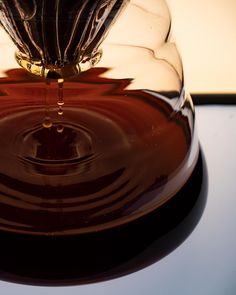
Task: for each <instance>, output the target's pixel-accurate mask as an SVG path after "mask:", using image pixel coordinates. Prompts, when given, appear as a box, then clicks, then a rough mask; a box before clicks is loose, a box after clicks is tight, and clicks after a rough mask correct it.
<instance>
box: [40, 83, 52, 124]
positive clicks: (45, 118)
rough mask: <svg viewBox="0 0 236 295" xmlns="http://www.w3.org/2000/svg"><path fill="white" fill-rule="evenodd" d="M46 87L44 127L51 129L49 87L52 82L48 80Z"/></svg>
mask: <svg viewBox="0 0 236 295" xmlns="http://www.w3.org/2000/svg"><path fill="white" fill-rule="evenodd" d="M45 83H46V87H45V116H44V119H43V122H42V125H43V127H44V128H47V129H48V128H51V127H52V120H51V117H50V115H49V112H50V110H49V101H48V87H49V86H50V81H49V80H48V79H46V81H45Z"/></svg>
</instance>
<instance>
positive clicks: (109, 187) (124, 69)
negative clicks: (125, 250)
mask: <svg viewBox="0 0 236 295" xmlns="http://www.w3.org/2000/svg"><path fill="white" fill-rule="evenodd" d="M0 22H1V25H2V28H1V31H0V34H1V38H2V39H1V40H2V41H0V50H1V54H0V99H1V104H0V106H1V108H0V138H1V145H0V230H3V231H9V232H14V233H24V234H33V235H71V234H80V233H88V232H94V231H99V230H104V229H108V228H113V227H115V226H119V225H122V224H125V223H127V222H131V221H132V220H135V219H137V218H141V217H142V216H144V215H146V214H148V213H149V212H151V211H153V210H155V209H157V208H158V207H160V206H162V205H163V204H165V203H166V202H167V201H168V200H170V199H171V198H172V197H173V196H174V195H175V194H176V192H178V191H179V190H180V189H181V188H182V186H183V185H184V184H185V182H186V181H187V180H188V178H189V177H190V175H191V173H192V171H193V169H194V166H195V164H196V161H197V158H198V141H197V138H196V131H195V126H194V109H193V104H192V101H191V98H190V96H189V95H186V93H185V90H184V80H183V71H182V64H181V59H180V56H179V53H178V50H177V48H176V45H175V43H174V42H173V40H172V36H171V18H170V13H169V10H168V8H167V5H166V3H165V1H164V0H145V1H143V0H130V1H126V0H123V1H122V0H100V1H99V0H87V1H86V0H83V1H80V0H74V1H72V0H71V1H67V0H31V1H27V2H26V1H23V0H15V1H13V0H5V1H4V0H3V1H1V2H0ZM7 35H8V36H10V38H11V39H12V40H10V39H9V38H8V36H7ZM12 41H13V42H12ZM13 43H14V44H13ZM13 52H15V57H14V53H13Z"/></svg>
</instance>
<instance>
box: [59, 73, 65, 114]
mask: <svg viewBox="0 0 236 295" xmlns="http://www.w3.org/2000/svg"><path fill="white" fill-rule="evenodd" d="M57 82H58V100H57V105H58V112H57V113H58V115H59V116H61V115H63V111H62V106H63V105H64V100H63V83H64V79H62V78H60V79H58V80H57Z"/></svg>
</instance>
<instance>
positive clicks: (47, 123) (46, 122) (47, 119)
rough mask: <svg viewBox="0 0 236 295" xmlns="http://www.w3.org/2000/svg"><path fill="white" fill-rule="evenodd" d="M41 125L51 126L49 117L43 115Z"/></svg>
mask: <svg viewBox="0 0 236 295" xmlns="http://www.w3.org/2000/svg"><path fill="white" fill-rule="evenodd" d="M43 127H44V128H51V127H52V121H51V118H50V117H45V118H44V120H43Z"/></svg>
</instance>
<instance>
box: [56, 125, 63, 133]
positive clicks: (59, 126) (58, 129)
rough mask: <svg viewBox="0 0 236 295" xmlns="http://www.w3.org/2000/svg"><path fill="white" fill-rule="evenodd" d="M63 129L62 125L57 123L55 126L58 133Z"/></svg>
mask: <svg viewBox="0 0 236 295" xmlns="http://www.w3.org/2000/svg"><path fill="white" fill-rule="evenodd" d="M63 130H64V127H63V125H61V124H59V125H58V126H57V132H58V133H62V132H63Z"/></svg>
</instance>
